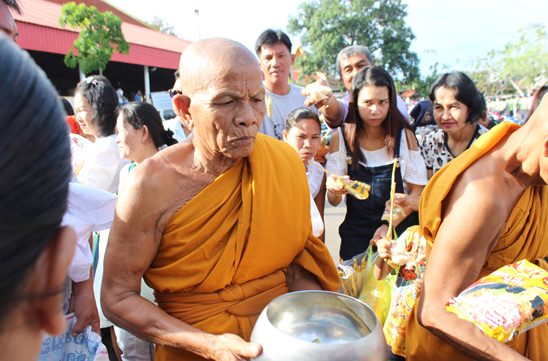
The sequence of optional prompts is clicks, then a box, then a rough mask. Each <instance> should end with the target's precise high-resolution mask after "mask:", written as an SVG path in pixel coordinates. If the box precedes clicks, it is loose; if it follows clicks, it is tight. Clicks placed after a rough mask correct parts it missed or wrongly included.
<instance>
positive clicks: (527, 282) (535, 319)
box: [445, 260, 548, 342]
mask: <svg viewBox="0 0 548 361" xmlns="http://www.w3.org/2000/svg"><path fill="white" fill-rule="evenodd" d="M547 303H548V271H546V270H544V269H542V268H540V267H538V266H536V265H534V264H532V263H530V262H528V261H527V260H522V261H519V262H516V263H513V264H511V265H507V266H504V267H501V268H499V269H498V270H496V271H495V272H493V273H491V274H489V275H487V276H485V277H482V278H480V279H479V280H478V281H476V282H474V283H473V284H472V285H470V286H469V287H468V288H467V289H465V290H464V291H462V292H461V294H460V295H458V296H457V297H454V298H452V299H451V300H450V301H449V303H448V304H447V305H446V307H445V308H446V310H447V311H449V312H453V313H455V314H456V315H457V316H458V317H459V318H461V319H463V320H466V321H469V322H472V323H473V324H474V325H476V326H477V327H479V328H480V329H481V330H482V331H483V332H485V334H487V335H488V336H489V337H491V338H494V339H496V340H498V341H500V342H508V341H510V340H511V339H512V338H514V337H516V336H517V335H518V334H520V333H522V332H525V331H527V330H529V329H531V328H533V327H536V326H538V325H540V324H542V323H544V322H547V321H548V305H547Z"/></svg>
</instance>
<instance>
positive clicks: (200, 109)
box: [182, 49, 265, 160]
mask: <svg viewBox="0 0 548 361" xmlns="http://www.w3.org/2000/svg"><path fill="white" fill-rule="evenodd" d="M214 50H215V51H214V52H215V53H217V54H219V53H220V54H222V52H221V51H220V50H219V49H214ZM249 55H251V57H250V58H249V59H247V58H246V57H247V56H249ZM213 56H215V55H213ZM218 57H220V58H221V59H217V60H221V61H217V60H215V59H213V60H212V61H211V63H210V64H209V65H207V64H206V65H205V66H203V67H202V68H201V69H200V70H199V71H200V73H197V74H195V76H194V77H192V79H189V80H190V81H192V82H197V84H190V85H189V86H188V87H189V88H192V91H191V94H189V97H190V99H191V100H190V107H189V113H190V114H191V116H192V120H193V123H194V135H195V136H194V141H193V142H194V145H195V146H196V147H197V148H199V149H200V151H201V152H203V153H205V154H210V155H213V156H214V157H216V158H219V157H220V158H223V157H224V158H229V159H232V160H237V159H241V158H243V157H247V156H249V155H250V154H251V152H252V150H253V146H254V144H255V137H256V135H257V132H258V130H259V126H260V125H261V122H262V119H263V117H264V114H265V102H264V94H265V91H264V88H263V85H262V80H261V73H260V70H259V66H258V64H257V62H256V60H255V59H254V58H253V57H252V54H251V53H249V54H248V53H246V52H243V53H242V54H241V55H240V56H239V55H236V56H227V55H226V54H224V55H218ZM182 82H183V84H186V83H185V80H184V79H182ZM183 93H185V91H184V90H183Z"/></svg>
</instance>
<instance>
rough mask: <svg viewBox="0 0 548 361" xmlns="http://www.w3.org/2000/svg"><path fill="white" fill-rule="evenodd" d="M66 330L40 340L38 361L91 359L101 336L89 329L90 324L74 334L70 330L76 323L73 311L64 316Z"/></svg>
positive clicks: (79, 360)
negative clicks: (40, 346)
mask: <svg viewBox="0 0 548 361" xmlns="http://www.w3.org/2000/svg"><path fill="white" fill-rule="evenodd" d="M65 318H66V320H67V330H66V331H65V333H63V334H61V335H60V336H51V335H47V336H46V337H45V338H44V340H43V341H42V348H41V350H40V358H39V361H65V360H66V361H93V360H94V359H95V354H96V352H97V349H98V348H99V344H100V343H101V337H100V336H99V335H98V334H97V333H95V332H93V331H92V330H91V326H88V327H86V329H85V330H84V331H83V332H82V333H80V334H78V335H76V336H72V335H71V330H72V328H73V327H74V325H75V324H76V321H77V320H76V317H75V316H74V314H73V313H71V314H68V315H66V316H65Z"/></svg>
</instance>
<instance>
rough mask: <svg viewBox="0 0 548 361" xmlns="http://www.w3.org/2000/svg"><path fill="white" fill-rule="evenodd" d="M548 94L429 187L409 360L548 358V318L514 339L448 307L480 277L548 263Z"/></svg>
mask: <svg viewBox="0 0 548 361" xmlns="http://www.w3.org/2000/svg"><path fill="white" fill-rule="evenodd" d="M547 182H548V99H545V100H544V101H543V102H542V104H541V106H540V107H539V109H538V110H537V112H536V113H535V114H534V116H533V117H532V118H531V120H530V121H529V122H528V123H527V124H526V125H524V126H523V127H519V126H518V125H516V124H514V123H511V122H505V123H502V124H500V125H498V126H496V127H495V128H493V129H492V130H490V131H489V132H488V133H486V134H485V135H484V136H482V137H481V138H479V139H478V140H477V142H476V143H475V144H474V145H473V146H472V147H471V148H470V149H469V150H467V151H466V152H464V153H463V154H461V155H460V156H459V157H458V158H456V159H454V160H453V161H451V163H449V164H448V165H447V166H445V167H444V168H442V169H441V170H440V171H439V172H438V173H436V175H435V176H434V177H433V178H432V180H431V181H430V183H429V184H428V185H427V187H426V188H425V190H424V192H423V194H422V198H421V202H420V209H419V212H421V213H420V217H421V219H420V226H421V230H422V231H423V233H424V235H425V237H426V238H427V240H428V241H429V243H430V244H429V246H430V248H429V249H427V254H428V265H427V267H426V274H425V277H424V289H423V293H422V295H421V297H420V299H419V302H417V304H416V305H415V309H414V311H413V313H412V315H411V319H410V320H409V324H408V328H407V330H408V331H407V332H408V333H407V343H406V347H407V360H421V361H424V360H436V361H443V360H478V359H479V360H505V361H507V360H526V359H527V358H530V359H532V360H538V361H540V360H546V357H547V347H546V340H548V324H544V325H541V326H538V327H537V328H534V329H532V330H530V331H528V332H526V333H524V334H521V335H520V336H518V337H516V338H515V339H514V340H512V341H510V342H508V343H507V344H504V343H500V342H498V341H496V340H493V339H491V338H489V337H487V336H486V335H485V334H483V333H482V332H481V331H480V330H479V328H476V327H475V326H474V325H473V324H472V323H469V322H467V321H463V320H461V319H459V318H457V316H456V315H454V314H452V313H449V312H447V311H445V308H444V306H445V304H446V302H447V301H449V299H450V298H451V297H454V296H456V295H458V294H459V293H460V292H461V291H462V290H463V289H464V288H465V287H467V286H469V285H470V284H471V283H472V282H474V281H476V280H477V279H478V278H480V277H482V276H485V275H486V274H489V273H491V272H492V271H494V270H496V269H497V268H499V267H502V266H504V265H507V264H510V263H513V262H515V261H518V260H522V259H528V260H530V261H533V262H535V263H536V264H538V265H539V266H541V267H543V268H545V269H548V267H547V263H546V258H545V257H547V256H548V187H547V186H546V184H547Z"/></svg>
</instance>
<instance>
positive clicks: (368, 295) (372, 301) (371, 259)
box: [359, 246, 398, 325]
mask: <svg viewBox="0 0 548 361" xmlns="http://www.w3.org/2000/svg"><path fill="white" fill-rule="evenodd" d="M377 257H378V253H377V252H373V247H372V246H369V248H368V250H367V262H366V265H365V269H364V271H363V277H364V278H363V287H362V290H361V292H360V296H359V299H360V301H363V302H365V303H366V304H367V305H369V307H371V308H372V309H373V311H375V314H376V315H377V317H378V318H379V321H380V322H381V325H384V321H386V317H387V316H388V310H389V308H390V298H391V295H392V288H393V287H394V285H395V281H396V275H397V272H398V271H397V270H394V271H393V272H391V273H390V274H389V275H387V276H386V277H385V278H384V279H381V280H378V279H377V278H376V277H375V274H374V267H375V262H376V260H377Z"/></svg>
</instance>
